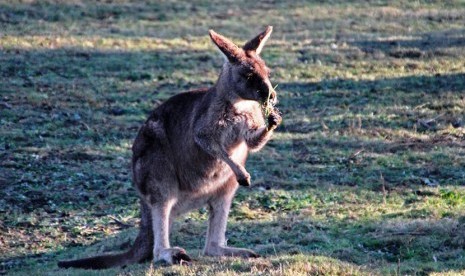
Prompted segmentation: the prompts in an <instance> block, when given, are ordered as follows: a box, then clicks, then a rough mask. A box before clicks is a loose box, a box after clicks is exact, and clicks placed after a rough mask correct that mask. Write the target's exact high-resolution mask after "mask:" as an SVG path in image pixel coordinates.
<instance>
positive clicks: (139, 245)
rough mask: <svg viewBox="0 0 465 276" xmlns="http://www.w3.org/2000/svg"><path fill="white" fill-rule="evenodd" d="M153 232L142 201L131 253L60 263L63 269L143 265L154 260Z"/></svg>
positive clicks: (147, 212) (149, 217)
mask: <svg viewBox="0 0 465 276" xmlns="http://www.w3.org/2000/svg"><path fill="white" fill-rule="evenodd" d="M152 250H153V230H152V219H151V216H150V210H149V209H148V207H147V205H146V204H145V203H143V202H142V201H141V221H140V231H139V234H138V236H137V238H136V240H135V241H134V244H133V245H132V247H131V249H129V251H127V252H124V253H119V254H111V255H102V256H95V257H90V258H85V259H79V260H72V261H60V262H58V267H61V268H70V267H74V268H83V269H104V268H110V267H116V266H120V267H121V266H126V265H129V264H134V263H141V262H145V261H148V260H150V259H152V258H153V252H152Z"/></svg>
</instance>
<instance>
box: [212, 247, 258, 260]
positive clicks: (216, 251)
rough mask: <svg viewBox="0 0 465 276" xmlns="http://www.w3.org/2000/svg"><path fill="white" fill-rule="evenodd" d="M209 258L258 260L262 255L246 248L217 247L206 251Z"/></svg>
mask: <svg viewBox="0 0 465 276" xmlns="http://www.w3.org/2000/svg"><path fill="white" fill-rule="evenodd" d="M204 254H205V255H207V256H230V257H241V258H258V257H260V255H258V254H257V253H255V252H253V251H252V250H250V249H246V248H236V247H228V246H217V247H211V248H207V249H205V252H204Z"/></svg>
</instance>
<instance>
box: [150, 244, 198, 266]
mask: <svg viewBox="0 0 465 276" xmlns="http://www.w3.org/2000/svg"><path fill="white" fill-rule="evenodd" d="M154 256H155V261H156V262H158V261H161V262H165V263H167V264H180V265H189V264H190V262H191V261H192V259H191V258H190V257H189V255H187V254H186V250H184V249H183V248H181V247H171V248H164V249H160V250H159V251H158V252H156V253H155V254H154Z"/></svg>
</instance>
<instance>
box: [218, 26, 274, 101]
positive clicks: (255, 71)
mask: <svg viewBox="0 0 465 276" xmlns="http://www.w3.org/2000/svg"><path fill="white" fill-rule="evenodd" d="M272 30H273V27H271V26H268V27H267V28H266V30H265V31H264V32H262V33H260V34H259V35H257V36H256V37H255V38H253V39H251V40H250V41H248V42H247V43H246V44H245V45H244V46H243V47H242V48H240V47H238V46H237V45H236V44H234V43H233V42H232V41H231V40H229V39H227V38H226V37H224V36H222V35H219V34H217V33H216V32H214V31H213V30H210V37H211V39H212V41H213V43H215V45H216V46H217V47H218V48H219V49H220V51H221V52H222V53H223V54H224V55H225V57H226V62H225V64H224V66H223V71H222V72H221V75H220V77H219V80H218V84H217V85H218V86H219V87H220V88H221V90H222V91H223V92H224V93H229V94H230V95H229V96H232V97H239V98H241V99H245V100H253V101H258V102H261V103H263V102H265V101H267V100H270V101H271V103H273V104H274V103H276V101H277V99H276V92H275V90H274V89H273V86H272V85H271V82H270V79H269V77H270V70H269V69H268V67H266V65H265V62H264V61H263V60H262V59H261V57H260V53H261V51H262V49H263V46H264V45H265V43H266V41H267V40H268V38H269V37H270V34H271V32H272Z"/></svg>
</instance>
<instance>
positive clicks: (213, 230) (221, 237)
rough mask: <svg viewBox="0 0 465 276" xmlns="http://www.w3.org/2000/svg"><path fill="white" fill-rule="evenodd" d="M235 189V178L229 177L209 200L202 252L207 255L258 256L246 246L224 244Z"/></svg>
mask: <svg viewBox="0 0 465 276" xmlns="http://www.w3.org/2000/svg"><path fill="white" fill-rule="evenodd" d="M236 189H237V182H236V179H234V178H231V179H230V180H229V181H228V183H227V184H225V185H224V187H223V188H222V189H221V190H220V191H219V192H218V193H217V194H216V196H215V197H214V198H213V199H212V200H211V201H210V202H209V208H210V218H209V225H208V231H207V241H206V244H205V249H204V254H205V255H207V256H238V257H243V258H250V257H253V258H256V257H258V256H259V255H258V254H257V253H255V252H253V251H252V250H249V249H246V248H235V247H229V246H226V225H227V222H228V215H229V210H230V208H231V202H232V199H233V197H234V194H235V192H236Z"/></svg>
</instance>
